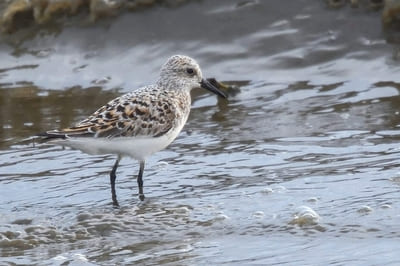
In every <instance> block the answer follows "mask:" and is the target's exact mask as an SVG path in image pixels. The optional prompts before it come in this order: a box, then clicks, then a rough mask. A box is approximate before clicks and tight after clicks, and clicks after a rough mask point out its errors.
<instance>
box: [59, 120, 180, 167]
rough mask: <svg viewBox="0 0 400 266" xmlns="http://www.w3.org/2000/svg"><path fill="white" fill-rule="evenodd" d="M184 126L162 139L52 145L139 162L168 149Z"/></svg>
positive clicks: (64, 141) (83, 140)
mask: <svg viewBox="0 0 400 266" xmlns="http://www.w3.org/2000/svg"><path fill="white" fill-rule="evenodd" d="M183 124H184V123H182V126H181V127H179V128H175V129H174V130H172V131H170V132H168V133H166V134H165V135H163V136H161V137H157V138H154V137H143V136H140V137H118V138H111V139H107V138H87V137H86V138H84V137H80V138H79V137H78V138H67V139H58V140H54V141H51V143H54V144H58V145H62V146H67V147H71V148H73V149H78V150H81V151H83V152H85V153H88V154H92V155H100V154H117V155H119V156H127V157H131V158H134V159H136V160H138V161H144V160H145V159H146V158H147V157H148V156H150V155H152V154H153V153H155V152H158V151H160V150H162V149H164V148H166V147H167V146H168V145H169V144H170V143H171V142H172V141H173V140H174V139H175V138H176V137H177V136H178V134H179V132H180V131H181V129H182V127H183Z"/></svg>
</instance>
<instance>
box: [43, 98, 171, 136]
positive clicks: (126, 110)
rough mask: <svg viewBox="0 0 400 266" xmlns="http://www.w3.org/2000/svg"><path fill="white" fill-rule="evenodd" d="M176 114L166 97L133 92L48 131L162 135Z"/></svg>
mask: <svg viewBox="0 0 400 266" xmlns="http://www.w3.org/2000/svg"><path fill="white" fill-rule="evenodd" d="M175 116H176V108H175V106H174V104H173V101H169V99H168V98H167V97H165V98H162V101H161V100H160V97H159V96H157V95H156V94H155V93H154V94H149V93H147V94H146V95H145V96H144V95H140V94H138V93H130V94H125V95H123V96H121V97H119V98H116V99H114V100H112V101H110V102H109V103H107V104H106V105H104V106H103V107H101V108H100V109H98V110H97V111H96V112H94V113H93V114H92V115H91V116H89V117H88V118H87V119H85V120H83V121H81V122H79V123H78V124H76V125H75V126H73V127H70V128H65V129H63V130H60V131H50V132H47V133H48V135H53V136H55V137H56V136H57V135H58V136H59V137H61V136H60V135H63V136H64V137H74V136H75V137H78V136H79V137H81V136H83V137H85V136H91V137H93V136H94V137H104V138H113V137H131V136H132V137H133V136H148V137H159V136H162V135H163V134H165V133H166V132H168V131H169V130H170V129H171V128H172V127H173V126H174V124H173V123H174V121H175Z"/></svg>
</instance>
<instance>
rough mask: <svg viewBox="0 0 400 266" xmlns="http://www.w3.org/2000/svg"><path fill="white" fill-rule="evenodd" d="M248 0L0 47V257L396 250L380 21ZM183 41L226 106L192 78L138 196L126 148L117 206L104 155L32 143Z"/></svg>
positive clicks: (143, 73) (355, 258)
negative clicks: (182, 120) (168, 139)
mask: <svg viewBox="0 0 400 266" xmlns="http://www.w3.org/2000/svg"><path fill="white" fill-rule="evenodd" d="M245 2H246V1H245ZM245 2H243V4H240V3H232V2H231V1H222V0H221V1H203V2H201V4H199V3H191V4H188V5H184V6H182V7H181V8H178V9H170V10H169V9H164V8H160V9H158V10H152V11H145V12H138V13H137V14H136V15H135V16H130V15H125V16H121V17H120V18H118V19H115V21H113V22H112V23H111V22H110V23H109V24H107V23H105V24H107V25H99V26H97V27H96V26H93V27H89V28H79V29H78V28H76V29H75V28H74V30H71V29H69V28H66V29H63V30H61V31H60V32H58V33H57V34H54V36H53V35H52V34H48V33H47V34H43V35H40V36H36V37H32V36H31V38H30V39H29V38H28V40H27V39H25V40H24V41H21V42H16V46H13V45H11V46H5V45H0V48H1V51H2V53H3V54H2V60H1V62H0V108H1V110H0V111H1V112H0V141H1V144H0V254H1V256H0V257H1V259H0V264H4V263H6V264H41V265H66V264H76V265H93V264H95V265H110V264H146V265H147V264H157V265H158V264H171V265H176V264H184V265H186V264H189V265H191V264H194V265H196V264H205V263H211V264H217V265H218V264H254V263H255V264H263V265H270V264H278V263H279V264H283V263H286V264H290V265H292V264H302V265H303V264H305V265H321V264H338V265H347V264H355V265H358V264H360V265H361V264H362V265H365V264H374V265H390V264H392V265H397V264H399V263H400V261H399V258H398V239H399V237H400V233H399V232H400V230H399V223H398V217H399V216H398V215H399V208H400V205H399V201H398V194H399V191H400V182H399V180H400V174H399V169H400V161H399V152H400V150H399V145H398V141H399V136H400V130H399V125H400V114H399V111H398V110H399V109H400V103H399V101H398V96H399V88H400V86H399V84H398V83H397V80H396V78H394V77H397V73H398V66H397V64H396V63H395V61H393V60H392V59H391V58H392V57H391V52H390V49H391V48H390V47H388V45H387V44H386V43H385V41H384V40H383V39H382V38H383V37H382V34H381V29H380V28H379V27H374V26H373V25H376V23H375V20H376V19H379V18H378V17H377V16H376V14H375V13H372V14H364V13H357V16H352V15H351V16H350V14H354V10H347V9H342V10H340V12H337V11H332V10H329V11H327V10H326V9H325V4H326V3H322V2H314V3H313V4H310V3H309V1H285V4H284V5H281V4H280V3H281V2H279V1H247V2H249V4H246V3H247V2H246V3H245ZM282 3H283V2H282ZM193 7H195V8H193ZM187 11H192V12H191V13H190V18H191V20H187V23H184V25H182V19H183V18H187V17H185V16H188V15H187V13H185V12H187ZM178 15H179V16H178ZM178 18H179V19H178ZM160 21H167V22H168V23H160ZM185 21H186V20H185ZM192 21H196V24H191V23H192ZM199 21H201V22H202V23H203V24H201V27H200V25H199V24H197V23H198V22H199ZM139 22H141V23H139ZM316 22H318V23H316ZM161 24H162V25H161ZM141 25H146V30H145V31H144V30H140V29H141V27H142V26H141ZM215 25H221V27H223V28H224V31H223V32H221V28H220V27H215ZM360 25H362V27H361V26H360ZM188 26H190V27H189V28H190V31H188V30H187V29H188ZM121 29H123V30H121ZM149 29H152V30H149ZM172 29H173V30H172ZM199 31H200V32H199ZM204 32H207V35H206V36H207V39H199V38H201V36H205V35H204V34H205V33H204ZM167 33H168V34H167ZM200 33H201V34H200ZM202 34H203V35H202ZM199 36H200V37H199ZM10 38H11V37H10ZM24 49H25V50H24ZM16 50H18V51H19V52H20V53H19V54H15V53H14V52H15V51H16ZM40 51H43V52H41V53H40ZM177 52H180V53H184V54H189V55H191V56H193V57H194V58H196V59H197V58H198V59H199V61H200V63H201V64H202V65H204V71H205V73H204V74H205V76H207V77H209V76H212V77H216V78H217V79H218V80H219V79H224V80H226V79H229V80H233V82H227V84H229V85H234V87H237V89H236V90H231V91H230V99H229V102H225V101H218V99H216V98H215V97H214V96H211V95H210V94H208V93H204V94H200V91H194V94H193V99H194V103H193V109H192V112H191V117H190V118H189V120H188V123H187V125H186V126H185V128H184V131H183V132H182V133H181V135H180V136H179V137H178V139H177V140H176V141H175V142H174V143H173V144H172V145H171V146H170V147H168V149H166V150H164V151H162V152H160V153H158V154H156V155H155V156H154V157H153V158H151V160H150V161H149V163H148V169H147V174H146V177H145V179H144V182H145V186H146V188H147V191H148V192H147V193H148V195H149V198H148V199H146V200H145V201H144V202H142V203H141V202H138V200H137V198H136V192H137V187H136V181H135V178H134V174H135V173H136V172H137V169H132V165H135V166H136V167H138V165H136V164H135V162H134V161H131V160H129V159H125V160H122V162H121V166H120V168H119V173H118V174H119V176H120V177H121V178H119V179H118V188H119V190H118V194H119V197H120V198H123V199H124V200H123V201H122V202H121V203H123V205H122V206H121V208H119V209H115V208H113V207H112V204H111V202H110V199H109V177H108V172H109V169H110V167H111V166H112V165H113V163H114V157H113V156H89V155H86V154H83V153H81V152H79V151H75V150H71V149H63V148H61V147H54V146H49V145H45V144H40V143H36V145H35V146H33V144H32V142H31V140H30V139H29V137H30V136H32V135H33V134H35V133H37V132H41V131H43V130H46V129H49V128H57V127H65V126H69V125H71V124H73V123H74V122H77V121H79V120H81V119H82V118H84V117H86V116H87V115H89V114H91V113H92V112H93V111H95V109H96V108H97V107H98V106H100V105H102V104H104V103H105V102H107V101H109V100H110V99H113V98H115V97H116V96H118V95H120V94H122V93H125V92H127V91H129V90H130V89H131V88H136V87H139V86H141V85H144V84H148V83H150V82H151V81H152V80H153V78H152V77H155V76H156V73H158V71H159V69H158V68H159V65H160V62H162V61H164V59H165V57H168V55H170V54H175V53H177ZM13 53H14V54H13ZM202 61H203V62H202ZM153 74H154V75H153ZM237 80H249V81H243V82H242V81H237ZM315 254H318V256H315Z"/></svg>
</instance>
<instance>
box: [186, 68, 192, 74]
mask: <svg viewBox="0 0 400 266" xmlns="http://www.w3.org/2000/svg"><path fill="white" fill-rule="evenodd" d="M186 73H188V74H189V75H193V74H194V69H193V68H190V67H189V68H186Z"/></svg>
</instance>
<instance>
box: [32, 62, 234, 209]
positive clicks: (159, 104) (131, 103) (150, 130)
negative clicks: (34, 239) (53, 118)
mask: <svg viewBox="0 0 400 266" xmlns="http://www.w3.org/2000/svg"><path fill="white" fill-rule="evenodd" d="M199 87H201V88H205V89H208V90H210V91H211V92H213V93H215V94H217V95H219V96H221V97H223V98H227V95H226V94H225V93H224V92H223V91H221V90H219V89H218V88H216V87H215V86H213V85H212V84H211V83H210V82H208V81H207V80H206V79H203V77H202V73H201V70H200V67H199V65H198V64H197V62H196V61H195V60H194V59H192V58H190V57H187V56H182V55H175V56H172V57H170V58H169V59H168V61H167V62H166V63H165V64H164V65H163V66H162V68H161V72H160V77H159V79H158V81H157V83H156V84H154V85H149V86H145V87H142V88H140V89H138V90H135V91H133V92H130V93H127V94H125V95H122V96H120V97H118V98H115V99H114V100H111V101H110V102H108V103H107V104H106V105H104V106H102V107H101V108H100V109H98V110H97V111H96V112H94V113H93V114H92V115H90V116H89V117H88V118H86V119H84V120H82V121H81V122H79V123H77V124H76V125H75V126H73V127H70V128H65V129H62V130H51V131H47V132H45V133H42V134H39V135H38V136H41V137H44V138H45V139H46V140H49V141H51V142H52V143H55V144H58V145H62V146H68V147H72V148H74V149H78V150H81V151H83V152H85V153H88V154H93V155H95V154H96V155H98V154H116V155H117V160H116V162H115V164H114V166H113V168H112V170H111V172H110V183H111V195H112V201H113V204H114V205H117V206H118V201H117V195H116V192H115V179H116V171H117V168H118V164H119V162H120V160H121V158H122V157H125V156H127V157H131V158H134V159H136V160H138V161H139V162H140V168H139V174H138V176H137V183H138V187H139V198H140V200H144V194H143V179H142V176H143V170H144V165H145V160H146V158H147V157H148V156H150V155H152V154H153V153H155V152H158V151H160V150H162V149H164V148H166V147H167V146H168V145H169V144H170V143H171V142H172V141H173V140H174V139H175V138H176V137H177V136H178V134H179V132H180V131H181V130H182V128H183V126H184V125H185V123H186V120H187V119H188V116H189V112H190V107H191V98H190V91H191V90H192V89H194V88H199Z"/></svg>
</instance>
